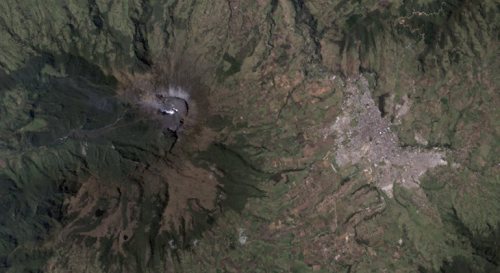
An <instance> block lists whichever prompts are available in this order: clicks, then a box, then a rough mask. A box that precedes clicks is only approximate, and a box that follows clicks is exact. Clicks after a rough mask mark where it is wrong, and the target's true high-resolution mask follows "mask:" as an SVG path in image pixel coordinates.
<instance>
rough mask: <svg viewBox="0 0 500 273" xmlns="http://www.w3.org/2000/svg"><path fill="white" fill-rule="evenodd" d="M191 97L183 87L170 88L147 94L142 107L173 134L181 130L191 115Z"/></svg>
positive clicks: (141, 103) (141, 101)
mask: <svg viewBox="0 0 500 273" xmlns="http://www.w3.org/2000/svg"><path fill="white" fill-rule="evenodd" d="M189 104H190V96H189V93H188V92H187V91H186V90H184V89H183V88H181V87H172V86H170V87H168V88H162V89H159V90H156V91H155V92H150V93H147V94H146V95H145V96H143V97H142V98H141V100H140V105H141V107H143V108H145V109H146V110H147V112H149V113H151V114H152V115H155V116H156V117H157V118H158V119H159V121H160V123H161V124H162V126H163V127H164V128H165V129H168V130H170V131H172V132H177V131H178V130H180V129H181V128H182V126H183V124H184V121H185V119H186V118H187V117H188V114H189V110H190V109H189Z"/></svg>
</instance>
